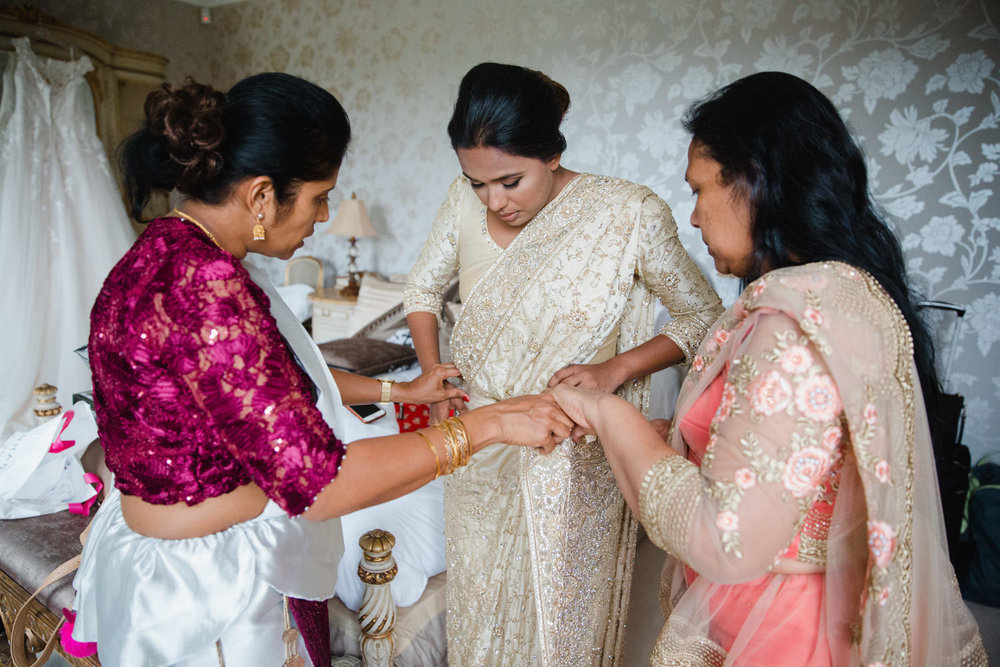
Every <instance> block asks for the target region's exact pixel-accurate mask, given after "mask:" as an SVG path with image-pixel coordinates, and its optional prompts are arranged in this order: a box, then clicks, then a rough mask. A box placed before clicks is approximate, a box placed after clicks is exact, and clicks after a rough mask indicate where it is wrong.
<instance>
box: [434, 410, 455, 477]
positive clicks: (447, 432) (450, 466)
mask: <svg viewBox="0 0 1000 667" xmlns="http://www.w3.org/2000/svg"><path fill="white" fill-rule="evenodd" d="M446 421H447V420H446ZM434 428H436V429H437V430H438V431H440V432H441V435H442V436H444V455H445V460H446V461H447V463H446V465H445V467H444V474H445V475H450V474H451V473H453V472H455V470H456V469H457V468H458V458H459V454H458V443H457V440H456V438H455V434H454V433H453V432H452V430H451V427H450V426H449V425H448V424H447V423H445V422H438V423H437V424H435V425H434Z"/></svg>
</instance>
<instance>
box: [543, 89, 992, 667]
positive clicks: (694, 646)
mask: <svg viewBox="0 0 1000 667" xmlns="http://www.w3.org/2000/svg"><path fill="white" fill-rule="evenodd" d="M684 124H685V127H686V129H688V131H689V132H691V134H692V137H693V138H692V141H691V146H690V148H689V150H688V168H687V172H686V174H685V178H686V180H687V181H688V184H689V185H690V187H691V190H692V192H693V193H694V195H695V196H696V197H697V201H696V204H695V209H694V212H693V213H692V216H691V223H692V225H693V226H694V227H696V228H698V229H699V230H700V231H701V234H702V238H703V240H704V242H705V244H706V245H707V246H708V250H709V253H710V254H711V255H712V257H713V259H714V261H715V265H716V268H717V269H718V270H719V271H721V272H723V273H730V274H733V275H735V276H738V277H740V278H741V279H742V280H743V281H744V284H745V285H746V288H745V290H744V291H743V293H742V295H741V296H740V297H739V299H738V300H737V301H736V303H735V304H734V305H733V306H732V307H731V308H730V309H729V310H728V311H727V312H726V313H725V314H723V316H722V317H721V318H719V320H718V321H717V322H716V323H715V325H714V326H713V327H712V330H711V331H710V332H709V335H708V337H707V338H706V339H705V341H704V342H703V343H702V345H701V347H700V348H699V350H698V352H697V353H696V355H695V357H694V360H693V361H692V365H691V371H690V372H689V373H688V375H687V377H686V378H685V381H684V384H683V386H682V388H681V392H680V396H679V397H678V402H677V409H676V413H675V421H674V422H673V424H672V425H671V427H670V431H669V437H668V442H663V440H661V439H660V438H659V437H658V436H657V432H656V431H655V430H654V429H653V427H652V426H649V425H647V424H646V423H644V420H643V419H642V416H641V415H640V414H639V413H637V412H636V411H635V410H634V409H633V408H632V406H629V405H627V404H625V403H624V402H622V401H621V400H620V399H618V398H617V397H615V396H612V395H610V394H600V393H596V392H587V391H583V390H579V389H574V388H567V387H562V386H559V387H555V388H554V389H553V392H554V394H555V396H556V399H557V400H558V401H559V403H560V405H561V406H562V407H563V409H564V410H566V411H567V413H568V414H569V415H570V416H571V417H572V418H573V419H574V420H575V421H576V422H577V424H578V425H579V426H578V429H577V435H580V434H582V433H596V434H597V435H598V437H599V439H600V442H601V443H602V446H603V447H604V450H605V453H606V454H607V457H608V460H609V461H610V463H611V466H612V469H613V470H614V471H615V476H616V478H617V480H618V483H619V485H620V486H621V488H622V491H623V494H624V496H625V498H626V500H627V501H628V502H629V504H630V506H631V507H632V508H633V509H634V510H636V511H637V512H638V514H639V518H640V521H641V522H642V524H643V525H644V526H645V528H646V530H647V532H648V534H649V536H650V538H651V539H652V540H653V542H654V543H655V544H657V545H658V546H660V547H661V548H663V549H664V550H665V551H667V552H668V554H669V556H668V558H667V561H666V565H665V566H664V572H663V579H662V584H661V593H660V601H661V606H662V607H663V610H664V613H665V616H666V624H665V625H664V628H663V631H662V633H661V634H660V637H659V640H658V642H657V645H656V647H655V649H654V651H653V654H652V663H653V664H654V665H706V666H708V665H713V666H714V665H768V666H769V667H770V666H774V665H811V666H812V665H820V666H822V665H837V666H842V665H850V666H855V665H865V666H867V667H876V666H885V665H911V664H912V665H986V655H985V652H984V650H983V645H982V641H981V639H980V636H979V633H978V630H977V628H976V624H975V621H974V620H973V619H972V616H971V614H970V613H969V611H968V609H967V608H966V607H965V605H964V604H963V603H962V600H961V597H960V596H959V592H958V587H957V585H956V583H955V575H954V572H953V571H952V569H951V564H950V562H949V560H948V552H947V546H946V542H945V538H944V528H943V520H942V516H941V509H940V499H939V496H938V490H937V483H936V478H935V473H934V460H933V452H932V447H931V441H930V432H929V428H928V422H927V412H926V408H925V403H926V405H929V406H933V404H934V400H935V396H936V395H937V393H938V383H937V378H936V373H935V370H934V360H933V350H932V348H931V347H930V342H929V336H928V333H927V330H926V328H925V327H924V325H923V324H922V323H921V322H920V320H919V319H918V318H917V317H916V314H915V313H916V311H915V307H914V299H913V297H912V295H911V293H910V290H909V288H908V286H907V283H906V277H905V270H904V262H903V256H902V251H901V249H900V246H899V244H898V242H897V241H896V239H895V238H894V237H893V235H892V233H891V232H890V231H889V229H888V227H887V226H886V224H885V222H884V221H883V220H882V219H881V218H880V217H879V215H878V214H877V213H876V212H875V210H874V207H873V205H872V203H871V198H870V196H869V194H868V188H867V175H866V170H865V165H864V158H863V156H862V154H861V151H860V150H859V149H858V147H857V144H856V143H855V142H854V140H853V138H851V136H850V134H849V132H848V130H847V127H846V126H845V125H844V122H843V120H842V119H841V118H840V116H839V114H838V113H837V110H836V109H835V108H834V106H833V105H832V103H830V101H829V100H828V99H827V98H825V97H824V96H823V95H822V94H821V93H820V92H819V91H818V90H816V89H815V88H814V87H812V86H811V85H809V84H808V83H806V82H805V81H803V80H801V79H798V78H796V77H794V76H791V75H788V74H781V73H774V72H771V73H761V74H756V75H753V76H750V77H747V78H745V79H741V80H739V81H737V82H735V83H732V84H730V85H729V86H727V87H725V88H723V89H722V90H720V91H718V92H716V93H714V94H712V95H710V96H709V97H708V98H707V99H705V100H704V101H702V102H700V103H698V104H696V105H695V106H694V107H693V108H692V109H691V110H690V111H689V112H688V114H687V115H686V116H685V121H684Z"/></svg>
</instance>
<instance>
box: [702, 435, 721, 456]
mask: <svg viewBox="0 0 1000 667" xmlns="http://www.w3.org/2000/svg"><path fill="white" fill-rule="evenodd" d="M718 442H719V436H718V435H716V434H715V433H713V434H712V435H710V436H708V444H707V445H705V453H706V454H708V453H709V452H710V451H712V450H713V449H715V445H716V443H718Z"/></svg>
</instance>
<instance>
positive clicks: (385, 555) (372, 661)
mask: <svg viewBox="0 0 1000 667" xmlns="http://www.w3.org/2000/svg"><path fill="white" fill-rule="evenodd" d="M358 544H359V545H360V546H361V550H362V551H363V552H364V557H363V558H362V559H361V562H360V563H358V576H359V577H360V578H361V581H363V582H364V584H365V595H364V597H363V598H362V600H361V608H360V609H358V622H359V623H360V624H361V635H362V636H361V657H362V660H363V661H364V664H365V665H366V666H367V667H390V666H391V665H392V654H393V649H394V648H395V645H396V642H395V639H394V638H393V635H392V632H393V629H394V628H395V626H396V605H395V603H394V602H393V601H392V594H391V593H390V591H389V582H391V581H392V580H393V579H395V577H396V573H397V572H398V571H399V570H398V568H397V567H396V560H395V559H394V558H393V557H392V548H393V547H394V546H396V538H395V537H394V536H393V534H392V533H390V532H387V531H384V530H379V529H377V528H376V529H375V530H371V531H368V532H367V533H365V534H364V535H362V536H361V539H360V540H358Z"/></svg>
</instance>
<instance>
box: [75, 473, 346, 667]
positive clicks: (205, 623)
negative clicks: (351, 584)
mask: <svg viewBox="0 0 1000 667" xmlns="http://www.w3.org/2000/svg"><path fill="white" fill-rule="evenodd" d="M343 551H344V545H343V537H342V535H341V528H340V522H339V521H337V520H331V521H309V520H306V519H295V518H290V517H289V516H288V515H287V514H286V513H285V512H284V510H282V509H281V508H280V507H278V505H276V504H275V503H274V502H273V501H270V502H268V504H267V505H266V506H265V508H264V511H263V512H261V514H260V515H259V516H257V517H255V518H253V519H250V520H248V521H244V522H242V523H239V524H236V525H235V526H232V527H230V528H228V529H226V530H224V531H221V532H219V533H214V534H212V535H207V536H205V537H196V538H190V539H181V540H161V539H157V538H152V537H146V536H144V535H139V534H138V533H136V532H134V531H133V530H132V529H131V528H129V527H128V525H127V524H126V523H125V520H124V519H123V518H122V513H121V496H120V493H119V492H118V491H117V490H114V491H112V493H111V494H110V495H109V496H108V498H107V499H106V500H105V501H104V504H103V505H102V506H101V508H100V510H98V512H97V515H96V516H95V517H94V520H93V523H92V524H91V528H90V535H89V536H88V538H87V543H86V545H85V546H84V549H83V560H82V563H81V564H80V569H79V570H78V571H77V574H76V577H75V578H74V580H73V586H74V588H75V589H76V602H75V605H74V606H75V608H76V611H77V616H76V624H75V626H74V628H73V638H74V639H76V640H78V641H82V642H97V652H98V656H99V657H100V660H101V664H103V665H104V666H105V667H116V666H118V665H121V666H123V667H156V666H159V665H186V666H187V665H196V666H199V667H200V666H201V665H205V666H206V667H217V666H218V665H219V664H220V660H219V656H218V653H217V647H216V642H217V641H221V649H222V653H223V658H224V660H225V665H226V667H243V666H249V665H252V666H254V667H257V666H265V667H266V666H273V667H279V666H280V665H281V664H282V662H283V661H284V659H285V650H284V649H285V645H284V643H283V642H282V638H281V635H282V632H283V631H284V614H283V605H282V597H283V595H288V596H291V597H298V598H304V599H309V600H325V599H327V598H330V597H333V594H334V588H335V587H336V584H337V564H338V562H339V560H340V557H341V554H342V553H343ZM299 655H300V656H302V657H303V659H304V660H305V662H306V664H307V665H310V664H311V663H310V661H309V657H308V655H307V654H306V651H305V648H304V646H303V645H302V640H301V638H300V639H299Z"/></svg>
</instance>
